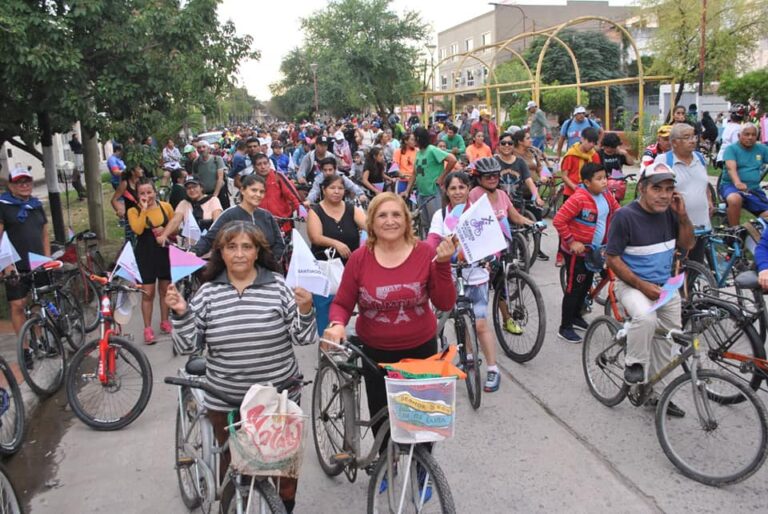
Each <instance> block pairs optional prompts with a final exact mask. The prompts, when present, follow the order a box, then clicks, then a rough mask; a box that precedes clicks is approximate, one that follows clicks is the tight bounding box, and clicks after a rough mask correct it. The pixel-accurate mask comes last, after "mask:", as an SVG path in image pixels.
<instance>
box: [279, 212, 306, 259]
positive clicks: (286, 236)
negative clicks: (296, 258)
mask: <svg viewBox="0 0 768 514" xmlns="http://www.w3.org/2000/svg"><path fill="white" fill-rule="evenodd" d="M275 221H277V224H278V225H279V226H282V225H283V223H290V224H291V228H295V227H296V223H305V222H306V221H307V220H305V219H304V218H302V217H300V216H298V215H297V216H290V217H286V218H281V217H279V216H275ZM283 243H284V244H285V250H283V258H282V264H283V269H284V270H285V272H286V273H287V272H288V266H289V265H290V264H291V257H292V256H293V230H289V231H288V232H283Z"/></svg>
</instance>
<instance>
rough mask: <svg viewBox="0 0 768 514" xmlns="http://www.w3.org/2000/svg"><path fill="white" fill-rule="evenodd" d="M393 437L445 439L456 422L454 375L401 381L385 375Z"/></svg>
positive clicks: (420, 440)
mask: <svg viewBox="0 0 768 514" xmlns="http://www.w3.org/2000/svg"><path fill="white" fill-rule="evenodd" d="M384 382H385V385H386V389H387V407H388V410H389V425H390V429H391V437H392V440H393V441H395V442H396V443H400V444H416V443H428V442H436V441H445V440H446V439H450V438H452V437H453V433H454V427H455V424H456V377H443V378H428V379H418V380H414V379H411V380H403V379H397V378H389V377H385V379H384Z"/></svg>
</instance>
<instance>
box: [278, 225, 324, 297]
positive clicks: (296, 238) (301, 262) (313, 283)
mask: <svg viewBox="0 0 768 514" xmlns="http://www.w3.org/2000/svg"><path fill="white" fill-rule="evenodd" d="M285 283H286V284H287V285H288V287H290V288H294V287H303V288H304V289H306V290H307V291H309V292H310V293H313V294H316V295H319V296H328V294H329V292H328V287H329V284H328V278H327V277H326V276H325V273H323V271H322V270H321V269H320V266H318V265H317V260H316V259H315V256H314V255H312V252H311V251H310V249H309V246H308V245H307V243H306V242H305V241H304V238H302V237H301V234H299V231H298V230H296V229H293V255H291V262H290V264H288V274H287V275H286V276H285Z"/></svg>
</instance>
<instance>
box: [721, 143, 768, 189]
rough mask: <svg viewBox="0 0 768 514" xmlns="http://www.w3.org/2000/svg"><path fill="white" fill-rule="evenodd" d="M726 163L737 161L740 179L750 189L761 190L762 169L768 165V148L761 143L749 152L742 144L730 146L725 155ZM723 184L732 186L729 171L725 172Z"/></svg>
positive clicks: (756, 144)
mask: <svg viewBox="0 0 768 514" xmlns="http://www.w3.org/2000/svg"><path fill="white" fill-rule="evenodd" d="M723 160H724V161H736V171H737V172H738V173H739V178H740V179H741V181H742V182H744V183H745V184H746V185H747V187H748V188H749V189H759V188H760V168H761V167H762V166H763V164H766V163H768V146H765V145H763V144H760V143H755V145H754V146H753V147H752V148H750V149H749V150H747V149H746V148H744V147H743V146H741V143H736V144H733V145H729V146H728V148H726V149H725V152H724V153H723ZM723 183H724V184H732V183H733V182H732V181H731V176H730V175H729V174H728V171H727V169H726V171H724V172H723Z"/></svg>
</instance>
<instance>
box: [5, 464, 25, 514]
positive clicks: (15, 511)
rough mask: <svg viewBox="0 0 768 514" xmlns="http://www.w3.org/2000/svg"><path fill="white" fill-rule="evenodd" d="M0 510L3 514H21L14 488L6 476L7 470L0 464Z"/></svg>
mask: <svg viewBox="0 0 768 514" xmlns="http://www.w3.org/2000/svg"><path fill="white" fill-rule="evenodd" d="M0 512H2V513H3V514H6V513H7V514H21V513H22V512H23V511H22V510H21V504H20V503H19V496H18V495H17V494H16V488H15V487H14V486H13V483H12V482H11V479H10V478H9V477H8V470H6V469H5V466H3V465H2V464H0Z"/></svg>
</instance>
